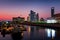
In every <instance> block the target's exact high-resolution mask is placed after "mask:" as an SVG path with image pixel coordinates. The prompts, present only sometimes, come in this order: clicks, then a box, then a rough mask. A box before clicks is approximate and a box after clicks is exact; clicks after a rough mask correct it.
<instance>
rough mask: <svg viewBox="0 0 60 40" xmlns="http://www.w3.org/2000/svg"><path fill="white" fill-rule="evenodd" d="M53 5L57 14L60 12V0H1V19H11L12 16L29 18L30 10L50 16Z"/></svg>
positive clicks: (42, 15) (44, 16) (40, 14)
mask: <svg viewBox="0 0 60 40" xmlns="http://www.w3.org/2000/svg"><path fill="white" fill-rule="evenodd" d="M51 7H55V14H56V13H60V1H59V0H0V20H11V19H12V17H18V16H21V17H25V18H27V16H28V14H29V13H30V10H33V11H35V12H36V13H39V17H40V18H41V17H43V18H47V17H50V13H51Z"/></svg>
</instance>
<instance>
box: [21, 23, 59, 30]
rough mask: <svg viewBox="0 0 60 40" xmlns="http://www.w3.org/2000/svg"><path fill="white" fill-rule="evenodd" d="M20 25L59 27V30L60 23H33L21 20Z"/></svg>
mask: <svg viewBox="0 0 60 40" xmlns="http://www.w3.org/2000/svg"><path fill="white" fill-rule="evenodd" d="M20 24H21V25H28V26H39V27H43V28H51V29H59V30H60V23H35V22H21V23H20Z"/></svg>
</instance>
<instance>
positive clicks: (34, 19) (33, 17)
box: [29, 10, 36, 22]
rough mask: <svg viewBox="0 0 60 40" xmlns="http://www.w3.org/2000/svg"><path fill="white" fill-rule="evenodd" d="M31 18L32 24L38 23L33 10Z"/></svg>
mask: <svg viewBox="0 0 60 40" xmlns="http://www.w3.org/2000/svg"><path fill="white" fill-rule="evenodd" d="M29 16H30V21H32V22H35V21H36V14H35V12H34V11H32V10H31V11H30V14H29Z"/></svg>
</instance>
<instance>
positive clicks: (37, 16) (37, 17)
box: [36, 13, 39, 21]
mask: <svg viewBox="0 0 60 40" xmlns="http://www.w3.org/2000/svg"><path fill="white" fill-rule="evenodd" d="M36 20H37V21H39V14H38V13H37V14H36Z"/></svg>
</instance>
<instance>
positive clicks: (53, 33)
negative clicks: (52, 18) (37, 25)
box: [46, 29, 55, 38]
mask: <svg viewBox="0 0 60 40" xmlns="http://www.w3.org/2000/svg"><path fill="white" fill-rule="evenodd" d="M46 32H47V36H48V37H52V38H54V37H55V30H53V29H46Z"/></svg>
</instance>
